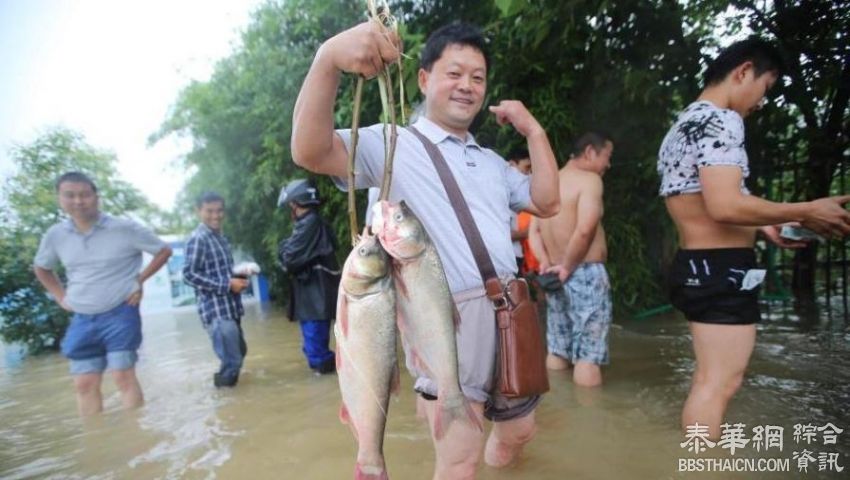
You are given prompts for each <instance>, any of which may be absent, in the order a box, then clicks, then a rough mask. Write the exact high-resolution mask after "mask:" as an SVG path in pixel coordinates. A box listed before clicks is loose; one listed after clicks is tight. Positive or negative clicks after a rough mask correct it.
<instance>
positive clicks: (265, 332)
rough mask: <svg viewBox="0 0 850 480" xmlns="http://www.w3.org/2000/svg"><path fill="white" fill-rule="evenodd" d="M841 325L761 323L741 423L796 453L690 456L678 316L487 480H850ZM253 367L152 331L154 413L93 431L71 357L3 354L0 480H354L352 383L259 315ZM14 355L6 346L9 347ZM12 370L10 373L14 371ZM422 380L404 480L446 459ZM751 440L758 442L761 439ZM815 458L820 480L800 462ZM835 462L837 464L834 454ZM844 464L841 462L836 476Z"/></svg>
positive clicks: (402, 439)
mask: <svg viewBox="0 0 850 480" xmlns="http://www.w3.org/2000/svg"><path fill="white" fill-rule="evenodd" d="M836 322H837V321H836V320H835V319H827V318H826V317H824V319H817V318H815V319H809V320H805V319H803V320H801V317H800V316H799V315H797V314H796V313H795V312H793V311H790V310H789V309H783V308H781V307H776V308H773V309H771V311H770V313H769V314H768V315H766V316H765V322H764V323H762V324H761V325H760V326H759V338H758V344H757V346H756V351H755V353H754V356H753V359H752V362H751V366H750V369H749V372H748V375H747V379H746V381H745V384H744V386H743V388H742V390H741V392H739V394H738V395H737V397H736V398H735V399H734V400H733V403H732V405H731V407H730V409H729V411H728V414H727V420H728V421H730V423H744V424H746V425H747V427H746V432H747V433H748V434H749V429H750V428H751V427H753V426H756V425H778V426H781V427H783V428H784V429H785V430H784V435H783V442H784V448H783V450H782V451H781V452H780V451H777V450H776V449H775V448H774V449H773V450H772V451H770V453H769V454H768V453H765V452H764V451H762V452H756V451H755V449H753V448H750V447H745V448H744V449H743V450H739V451H738V452H737V453H736V454H735V456H731V455H730V454H729V452H728V450H721V449H719V448H715V449H710V450H708V451H707V452H705V453H703V454H701V455H700V456H699V457H697V456H695V455H694V454H693V453H692V452H688V451H687V450H686V449H685V448H682V447H681V446H680V443H681V442H683V441H684V440H685V439H684V437H683V436H682V434H681V433H680V431H679V428H678V419H679V413H680V409H681V405H682V402H683V401H684V398H685V396H686V394H687V389H688V383H689V378H690V373H691V371H692V368H693V356H692V354H691V349H690V343H689V342H690V340H689V337H688V336H687V325H686V322H684V321H683V320H681V319H680V318H678V317H676V316H675V315H663V316H656V317H653V318H650V319H646V320H640V321H637V320H618V321H617V324H616V325H615V326H614V327H613V329H612V335H611V361H612V363H611V365H610V366H609V367H607V368H606V369H605V371H604V375H605V382H606V383H605V385H604V387H602V388H601V389H593V390H587V389H580V388H576V387H574V386H573V385H572V384H571V383H570V381H569V377H568V374H566V373H564V372H553V373H552V374H551V383H552V391H551V392H550V393H549V394H548V395H546V397H545V398H544V400H543V402H542V404H541V406H540V408H539V409H538V413H537V418H538V424H539V433H538V435H537V437H536V438H535V440H534V441H533V442H532V443H531V444H530V445H529V446H528V447H527V448H526V450H525V452H524V453H523V455H522V457H521V459H520V461H519V462H518V463H517V464H516V465H515V466H513V467H512V468H508V469H505V470H495V469H492V468H489V467H486V466H482V467H481V468H480V470H479V475H478V478H480V479H523V480H524V479H565V478H567V479H621V478H622V479H666V478H698V479H714V478H720V479H725V478H730V479H743V478H746V479H749V478H847V476H846V474H847V471H844V472H843V473H836V472H834V471H833V470H834V468H831V469H830V468H828V469H827V470H824V471H820V472H819V471H818V468H819V464H818V461H817V459H818V455H819V454H821V453H823V454H827V455H828V454H835V455H836V457H833V458H837V465H838V466H841V467H845V468H850V441H848V440H850V431H848V430H847V427H850V415H848V413H847V412H848V408H849V407H850V333H848V327H847V325H846V324H845V323H840V324H838V325H837V326H836ZM244 327H245V333H246V337H247V340H248V344H249V354H248V357H247V359H246V366H245V370H244V373H243V376H242V378H241V381H240V384H239V386H238V387H237V388H235V389H232V390H231V389H227V390H216V389H215V388H213V386H212V374H213V372H214V371H215V370H216V367H217V361H216V359H215V357H214V355H213V353H212V350H211V347H210V343H209V340H208V338H207V336H206V334H205V333H204V331H203V330H202V328H201V326H200V323H199V321H198V318H197V315H196V314H195V313H194V311H192V310H183V311H179V312H172V313H167V314H152V315H147V316H145V318H144V335H145V341H144V344H143V346H142V349H141V351H140V362H139V364H138V373H139V378H140V380H141V382H142V386H143V388H144V391H145V395H146V399H147V403H146V404H145V406H144V407H142V408H141V409H139V410H136V411H132V412H125V411H122V410H121V409H120V402H119V399H118V396H117V394H116V392H115V388H114V386H113V385H111V382H110V381H109V379H108V378H107V381H105V383H104V397H105V412H104V413H103V414H102V415H100V416H97V417H96V418H93V419H89V420H85V421H83V420H81V419H80V418H78V417H77V415H76V411H75V404H74V397H73V392H72V387H71V380H70V377H69V376H68V374H67V364H66V362H65V360H64V359H62V358H61V357H60V356H59V355H55V354H54V355H46V356H40V357H27V358H23V359H16V358H15V355H12V354H11V352H10V351H9V348H10V347H5V348H6V352H5V354H2V352H0V478H3V479H22V478H56V479H59V478H61V479H77V478H80V479H82V478H86V479H89V478H92V479H124V478H139V479H154V478H180V479H182V478H186V479H207V478H209V479H212V478H216V479H241V478H258V479H263V478H269V479H276V478H299V479H346V478H351V476H352V475H351V474H352V467H353V462H354V456H355V451H356V445H355V442H354V440H353V438H352V436H351V434H350V433H349V430H348V427H347V426H345V425H342V424H340V422H339V420H338V416H337V412H338V408H339V392H338V387H337V379H336V376H334V375H330V376H321V377H318V376H315V375H313V374H312V373H311V372H310V371H309V370H308V369H307V368H306V365H305V362H304V360H303V357H302V354H301V350H300V348H301V346H300V333H299V330H298V326H297V325H296V324H294V323H291V322H288V321H287V320H286V319H285V318H284V316H283V314H282V313H281V312H280V311H277V310H271V309H268V308H264V307H261V306H259V305H254V306H252V307H249V308H248V312H247V316H246V318H245V320H244ZM0 348H2V347H0ZM3 358H5V361H4V360H3ZM411 384H412V382H411V379H410V377H409V375H407V374H406V373H405V372H403V374H402V388H401V392H400V395H399V396H398V398H394V399H393V400H392V401H391V405H390V413H389V421H388V426H387V434H386V441H385V449H386V459H387V465H388V470H389V473H390V477H391V478H393V479H413V480H415V479H429V478H431V475H432V472H433V449H432V446H431V440H430V438H429V436H428V434H427V429H426V426H425V425H424V424H422V423H421V422H420V421H419V420H418V419H417V418H416V416H415V409H414V396H413V394H412V392H411ZM827 423H832V424H833V425H835V426H837V427H839V428H841V429H844V430H845V431H844V433H843V434H839V435H838V437H837V443H836V444H835V445H823V444H822V441H821V440H820V438H817V439H816V440H815V441H813V442H812V443H811V444H809V445H805V444H802V443H801V444H797V443H795V442H794V439H793V430H794V425H796V424H811V425H814V426H823V425H826V424H827ZM747 436H749V435H747ZM803 449H806V450H808V451H809V452H812V456H813V458H814V459H815V461H814V462H813V463H810V464H809V465H808V469H807V472H806V473H801V472H800V471H799V468H798V466H797V460H796V459H795V457H794V452H797V453H801V452H802V450H803ZM705 457H709V458H720V459H735V458H753V459H760V458H765V459H766V458H779V459H788V462H789V467H790V471H788V472H771V473H758V472H747V473H714V472H712V473H708V472H682V471H679V468H678V467H679V464H680V461H681V459H688V458H705ZM826 458H828V457H826ZM824 465H826V467H829V465H828V464H824Z"/></svg>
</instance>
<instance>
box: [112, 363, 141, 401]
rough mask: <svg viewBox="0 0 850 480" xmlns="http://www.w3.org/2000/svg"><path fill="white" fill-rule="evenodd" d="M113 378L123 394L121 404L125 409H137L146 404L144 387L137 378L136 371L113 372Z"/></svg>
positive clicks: (133, 369) (132, 369)
mask: <svg viewBox="0 0 850 480" xmlns="http://www.w3.org/2000/svg"><path fill="white" fill-rule="evenodd" d="M112 378H113V379H114V380H115V385H116V386H117V387H118V390H119V391H120V392H121V404H122V405H124V408H127V409H130V408H137V407H141V406H142V405H143V404H144V403H145V397H144V395H143V394H142V387H141V385H139V380H138V379H137V378H136V369H135V368H128V369H126V370H112Z"/></svg>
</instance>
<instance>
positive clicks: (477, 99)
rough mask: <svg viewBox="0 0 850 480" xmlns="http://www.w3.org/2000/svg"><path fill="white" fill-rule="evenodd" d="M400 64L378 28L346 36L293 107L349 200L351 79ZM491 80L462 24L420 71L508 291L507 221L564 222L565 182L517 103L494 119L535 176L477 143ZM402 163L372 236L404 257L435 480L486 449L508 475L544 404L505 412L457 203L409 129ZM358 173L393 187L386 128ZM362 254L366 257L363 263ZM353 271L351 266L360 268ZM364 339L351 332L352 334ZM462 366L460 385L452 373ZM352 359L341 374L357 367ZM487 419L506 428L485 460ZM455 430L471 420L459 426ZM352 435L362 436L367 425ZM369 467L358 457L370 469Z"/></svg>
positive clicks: (401, 278)
mask: <svg viewBox="0 0 850 480" xmlns="http://www.w3.org/2000/svg"><path fill="white" fill-rule="evenodd" d="M398 56H399V39H398V38H397V37H396V36H395V35H394V34H392V33H387V32H386V31H385V30H383V29H381V27H380V25H378V24H376V23H375V22H366V23H363V24H360V25H358V26H356V27H354V28H351V29H349V30H346V31H344V32H342V33H340V34H338V35H336V36H334V37H333V38H331V39H329V40H327V41H326V42H325V43H324V44H323V45H322V46H321V47H320V48H319V50H318V51H317V53H316V56H315V59H314V61H313V65H312V66H311V68H310V71H309V72H308V74H307V76H306V78H305V80H304V84H303V86H302V89H301V92H300V94H299V97H298V101H297V103H296V106H295V112H294V119H293V134H292V152H293V158H294V160H295V162H296V163H297V164H299V165H301V166H303V167H304V168H307V169H308V170H311V171H313V172H316V173H322V174H327V175H331V176H333V177H335V181H336V182H337V184H338V185H339V186H340V187H344V186H345V183H344V181H345V176H346V174H347V171H348V170H347V169H348V163H347V162H348V149H349V148H350V146H351V132H350V131H349V130H337V131H334V129H333V117H334V111H333V109H334V101H335V96H336V92H337V87H338V85H339V81H340V77H341V74H342V73H343V72H347V73H354V74H358V75H362V76H364V77H367V78H371V77H374V76H375V75H376V74H377V73H378V72H380V70H381V69H383V68H384V66H385V65H387V64H390V63H392V62H394V61H396V60H397V59H398ZM488 67H489V59H488V57H487V54H486V48H485V42H484V39H483V37H482V36H481V34H480V32H479V31H478V30H477V29H476V28H475V27H472V26H470V25H464V24H451V25H448V26H445V27H443V28H440V29H438V30H437V31H435V32H434V33H433V34H432V35H431V36H430V37H429V39H428V41H427V44H426V46H425V48H424V50H423V52H422V55H421V59H420V69H419V72H418V79H419V88H420V90H421V92H422V93H423V95H424V97H425V98H424V104H425V114H424V116H422V117H420V118H419V119H418V120H417V121H416V122H415V123H414V124H413V128H415V129H417V130H418V131H419V132H420V133H421V134H422V135H423V136H424V137H426V138H427V139H428V140H429V141H430V142H432V143H434V144H436V146H437V148H438V149H439V151H440V152H441V153H442V155H443V156H444V157H445V159H446V161H447V163H448V165H449V169H450V170H451V173H452V174H453V176H454V177H455V179H456V181H457V183H458V184H459V186H460V189H461V191H462V192H463V195H464V197H465V200H466V202H467V204H468V205H469V209H470V210H471V212H472V217H473V219H474V220H475V223H476V225H477V228H478V229H479V230H480V232H481V236H482V237H483V240H484V243H485V245H486V246H487V250H488V253H489V254H490V257H491V259H492V261H493V264H494V265H495V268H496V272H497V273H498V274H499V276H500V277H502V278H503V279H508V278H510V277H512V276H513V275H514V274H515V273H516V261H515V259H514V253H513V248H512V246H511V241H510V222H509V221H508V219H509V218H510V215H509V212H510V211H511V210H513V211H520V210H525V211H528V212H530V213H532V214H534V215H537V216H539V217H549V216H552V215H554V214H555V213H557V211H558V209H559V199H558V175H557V165H556V162H555V157H554V154H553V152H552V149H551V147H550V145H549V140H548V138H547V136H546V132H545V131H544V130H543V128H542V127H541V126H540V124H539V123H538V122H537V120H536V119H535V118H534V116H533V115H531V113H530V112H529V111H528V110H527V109H526V108H525V106H524V105H523V104H522V103H521V102H519V101H515V100H503V101H501V102H499V104H498V105H495V106H491V107H489V110H490V112H492V113H493V114H494V115H496V118H497V121H498V122H499V123H500V124H511V125H512V126H513V127H514V128H515V129H516V131H517V132H518V133H519V134H521V135H523V136H524V137H525V138H526V139H527V142H528V150H529V154H530V158H531V163H532V172H533V173H532V175H531V176H525V175H522V174H520V173H519V172H517V171H515V170H513V169H511V168H510V167H509V166H508V164H507V163H506V162H505V161H504V160H503V159H502V158H501V157H499V156H498V154H496V153H495V152H493V151H491V150H489V149H486V148H483V147H481V146H479V145H478V144H477V143H476V141H475V139H474V138H473V136H472V135H471V134H470V132H469V126H470V125H471V124H472V121H473V119H474V118H475V116H476V115H477V114H478V112H479V111H480V110H481V108H482V105H483V102H484V98H485V94H486V89H487V74H488ZM395 158H396V161H395V164H394V169H393V172H392V173H393V184H392V189H391V191H390V192H389V200H390V201H391V202H392V203H390V202H381V203H379V204H378V207H377V209H376V212H375V213H376V214H377V216H376V218H375V219H374V220H373V222H374V223H373V229H374V230H375V231H376V233H377V235H378V237H379V238H380V239H381V241H382V243H383V247H384V248H385V249H386V251H387V252H388V253H389V254H390V255H391V256H392V257H393V266H392V270H393V272H391V273H390V274H391V275H393V278H394V285H395V289H396V298H397V302H398V308H397V309H396V311H397V312H398V314H399V315H400V317H401V318H400V319H399V325H400V327H401V333H402V337H403V339H404V344H405V352H406V355H407V365H408V368H409V369H410V370H411V372H412V373H413V374H414V375H415V376H416V378H417V379H416V383H415V387H414V388H415V389H416V391H417V392H419V393H420V397H419V398H418V402H419V404H420V406H421V407H422V410H423V411H424V412H425V414H426V416H427V418H428V422H429V426H430V429H431V433H432V437H433V440H434V445H435V450H436V462H435V463H436V465H435V472H434V478H440V479H460V478H474V477H475V472H476V468H477V465H478V463H479V460H480V457H481V452H482V450H484V451H485V454H484V458H485V461H486V462H487V463H488V464H489V465H491V466H495V467H502V466H507V465H509V464H511V463H512V462H513V460H514V459H515V458H516V457H517V455H518V454H519V453H520V451H521V450H522V447H523V445H524V444H526V443H527V442H528V441H530V440H531V438H532V437H533V436H534V432H535V423H534V409H535V407H536V406H537V403H538V402H539V397H532V398H512V399H507V398H505V397H503V396H501V395H500V394H499V393H498V388H497V386H496V385H495V382H494V378H493V377H494V373H495V365H496V355H497V352H496V339H497V335H496V326H495V316H494V308H493V304H492V302H491V301H490V300H489V299H488V298H487V297H486V296H485V290H484V283H483V280H482V278H481V275H480V273H479V270H478V267H477V264H476V262H475V259H474V258H473V255H472V252H471V250H470V248H469V246H468V244H467V242H466V240H465V236H464V233H463V231H462V229H461V226H460V224H459V222H458V220H457V217H456V216H455V214H454V212H453V207H452V204H451V203H450V200H449V197H448V195H447V193H446V191H445V189H444V187H443V184H442V182H441V180H440V177H439V176H438V174H437V171H436V170H435V167H434V165H433V164H432V162H431V160H430V158H429V156H428V154H427V153H426V150H425V147H424V144H423V143H422V142H421V141H420V140H419V139H418V138H417V137H416V136H415V135H414V133H412V132H411V131H409V130H408V129H399V134H398V144H397V150H396V155H395ZM355 161H356V168H355V171H356V187H357V188H367V187H375V186H379V185H380V184H381V177H382V176H383V174H384V137H383V126H382V125H380V124H378V125H373V126H371V127H367V128H361V129H360V130H359V144H358V148H357V149H356V159H355ZM401 201H403V203H399V202H401ZM420 222H421V223H420ZM367 238H370V237H367ZM364 241H366V240H361V245H358V247H355V251H354V252H353V253H352V255H367V256H368V255H375V254H374V252H372V250H371V249H372V248H373V247H374V245H371V244H364V243H363V242H364ZM361 250H362V254H361V253H358V252H361ZM370 252H372V253H370ZM349 260H350V261H352V262H353V260H352V257H351V256H350V257H349ZM442 271H444V272H445V273H444V274H443V273H442ZM345 282H346V273H345V272H344V274H343V283H345ZM350 297H351V298H355V296H350ZM341 298H342V297H341ZM341 301H342V300H341ZM385 306H386V305H385ZM455 309H456V311H457V313H455ZM458 314H459V315H458ZM456 315H457V316H459V318H457V320H456V321H457V325H456V327H454V328H448V329H446V328H442V326H443V325H445V323H438V322H436V321H435V324H434V325H435V326H434V328H427V326H426V327H424V328H423V326H422V323H421V322H423V321H427V318H428V317H429V316H436V317H439V318H444V317H446V316H448V317H450V320H449V321H451V317H455V316H456ZM352 327H353V322H352V321H351V319H349V321H348V323H347V328H349V329H350V328H352ZM349 334H351V332H350V331H349ZM453 335H456V338H455V340H456V343H455V342H451V341H449V342H448V344H449V347H445V348H443V347H444V346H445V345H446V342H442V341H441V339H444V338H445V337H446V336H449V337H451V336H453ZM423 337H427V338H423ZM435 345H441V346H442V347H440V348H436V347H435ZM455 347H456V351H454V348H455ZM453 353H454V354H455V355H456V359H457V371H456V372H453V371H452V364H453V362H452V361H451V356H452V354H453ZM340 356H341V357H343V358H342V359H341V361H342V362H345V361H346V358H348V357H346V356H343V355H340ZM341 369H342V370H344V369H345V365H343V366H342V367H341ZM387 375H388V374H387ZM452 375H455V377H454V378H457V379H458V380H459V384H460V389H461V390H460V392H462V395H461V394H460V392H459V391H458V389H457V383H458V382H457V381H454V383H455V384H454V385H452V383H453V381H452V380H451V379H452ZM341 381H342V377H341ZM343 396H344V398H345V396H346V394H345V392H343ZM467 400H468V401H467ZM347 407H348V411H347V413H348V414H349V415H354V412H352V411H351V410H352V409H351V406H350V405H348V406H347ZM482 417H486V418H487V419H489V420H491V421H493V422H494V426H493V429H492V431H491V433H490V436H489V439H487V440H486V448H485V436H484V433H483V431H482V429H481V425H480V424H481V419H482ZM456 418H457V419H460V420H461V421H458V422H453V421H452V420H453V419H456ZM349 423H351V424H352V426H353V427H354V428H356V429H359V428H360V427H357V426H356V424H357V423H358V421H357V420H355V421H354V422H349ZM356 431H358V430H356ZM358 438H360V434H358ZM361 451H362V445H361ZM360 460H361V458H360V455H359V454H358V466H359V465H360ZM380 462H381V463H382V459H381V460H380ZM382 468H383V465H380V468H377V467H376V468H375V469H373V470H372V472H380V473H370V472H366V471H364V470H362V469H361V470H358V475H360V477H359V478H364V477H365V478H370V475H371V478H386V472H385V471H381V469H382Z"/></svg>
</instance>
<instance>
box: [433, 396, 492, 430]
mask: <svg viewBox="0 0 850 480" xmlns="http://www.w3.org/2000/svg"><path fill="white" fill-rule="evenodd" d="M447 400H448V401H447ZM458 419H461V420H463V419H466V420H468V421H469V424H470V425H472V426H473V427H475V428H476V429H478V431H479V432H483V431H484V426H483V425H482V424H481V420H480V419H479V418H478V415H477V414H476V413H475V410H473V409H472V405H470V403H469V400H467V399H466V397H464V396H463V394H460V395H459V396H458V397H453V398H449V399H446V398H445V395H438V396H437V409H436V413H435V414H434V438H436V439H437V440H439V439H441V438H443V435H445V434H446V432H447V431H448V429H449V425H450V424H451V423H452V421H454V420H458Z"/></svg>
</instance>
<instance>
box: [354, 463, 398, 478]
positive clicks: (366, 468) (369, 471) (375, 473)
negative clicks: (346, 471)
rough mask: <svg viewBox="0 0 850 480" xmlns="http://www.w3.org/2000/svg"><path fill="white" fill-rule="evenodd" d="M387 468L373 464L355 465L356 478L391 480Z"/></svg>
mask: <svg viewBox="0 0 850 480" xmlns="http://www.w3.org/2000/svg"><path fill="white" fill-rule="evenodd" d="M389 479H390V477H388V476H387V470H386V469H385V468H383V467H374V466H371V465H361V464H359V463H357V464H355V465H354V480H389Z"/></svg>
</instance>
